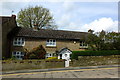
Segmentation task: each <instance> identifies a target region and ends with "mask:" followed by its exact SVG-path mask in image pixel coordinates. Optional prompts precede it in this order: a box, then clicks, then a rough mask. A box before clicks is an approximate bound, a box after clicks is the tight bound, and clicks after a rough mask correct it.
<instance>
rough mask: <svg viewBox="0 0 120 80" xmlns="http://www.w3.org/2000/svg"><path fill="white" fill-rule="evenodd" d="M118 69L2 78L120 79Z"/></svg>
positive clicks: (18, 74)
mask: <svg viewBox="0 0 120 80" xmlns="http://www.w3.org/2000/svg"><path fill="white" fill-rule="evenodd" d="M118 70H119V69H118V67H111V68H97V69H96V68H95V69H79V70H63V71H48V72H30V73H15V74H3V75H1V76H2V78H119V75H118V72H119V71H118Z"/></svg>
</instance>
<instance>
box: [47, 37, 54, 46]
mask: <svg viewBox="0 0 120 80" xmlns="http://www.w3.org/2000/svg"><path fill="white" fill-rule="evenodd" d="M46 46H56V40H55V39H48V40H47V41H46Z"/></svg>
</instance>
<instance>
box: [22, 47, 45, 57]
mask: <svg viewBox="0 0 120 80" xmlns="http://www.w3.org/2000/svg"><path fill="white" fill-rule="evenodd" d="M24 52H25V56H24V59H45V54H46V51H45V49H44V47H43V46H42V45H39V46H38V47H35V48H33V49H32V50H30V51H28V50H27V49H25V50H24Z"/></svg>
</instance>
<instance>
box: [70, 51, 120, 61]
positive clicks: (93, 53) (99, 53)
mask: <svg viewBox="0 0 120 80" xmlns="http://www.w3.org/2000/svg"><path fill="white" fill-rule="evenodd" d="M108 55H120V50H106V51H73V52H72V55H71V59H78V56H108Z"/></svg>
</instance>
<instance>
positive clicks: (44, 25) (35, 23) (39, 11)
mask: <svg viewBox="0 0 120 80" xmlns="http://www.w3.org/2000/svg"><path fill="white" fill-rule="evenodd" d="M17 16H18V19H17V22H18V25H19V26H21V27H29V28H33V27H36V28H37V29H38V30H39V29H57V25H56V24H55V22H54V19H53V16H52V15H51V14H50V11H49V10H48V9H47V8H43V7H42V6H35V7H31V6H29V7H27V8H25V9H21V11H19V13H18V15H17Z"/></svg>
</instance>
